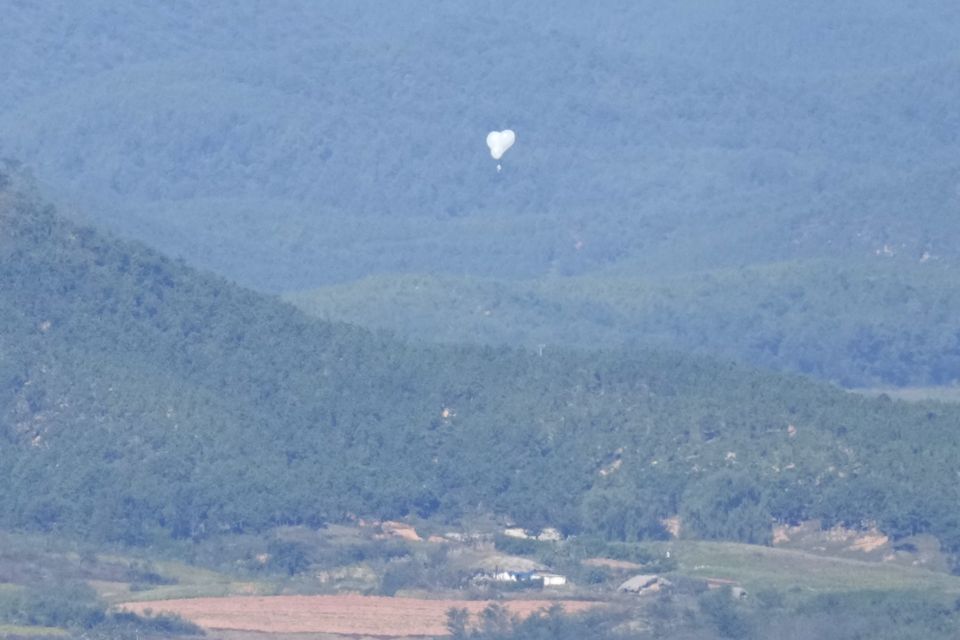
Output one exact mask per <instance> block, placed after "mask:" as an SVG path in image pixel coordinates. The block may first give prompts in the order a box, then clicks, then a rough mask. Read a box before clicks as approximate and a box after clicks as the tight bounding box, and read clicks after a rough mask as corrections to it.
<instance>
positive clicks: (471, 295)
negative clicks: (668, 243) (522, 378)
mask: <svg viewBox="0 0 960 640" xmlns="http://www.w3.org/2000/svg"><path fill="white" fill-rule="evenodd" d="M953 271H954V270H953V268H952V267H951V266H948V265H943V264H938V263H935V262H931V263H927V264H917V265H914V266H912V267H907V266H905V265H903V264H897V263H890V262H888V260H887V258H876V259H875V260H871V261H869V262H864V263H860V264H851V263H847V262H841V261H809V262H798V263H787V264H778V265H768V266H764V267H749V268H744V269H729V270H722V271H711V272H706V273H698V274H696V275H683V276H673V277H660V278H652V277H646V278H629V277H617V276H609V275H608V276H605V277H604V276H594V275H588V276H582V277H577V278H550V279H545V280H538V281H525V282H504V281H494V280H481V279H475V278H465V277H460V278H458V277H453V276H434V277H431V276H402V275H383V276H376V277H372V278H367V279H364V280H361V281H359V282H351V283H349V284H340V285H331V286H328V287H324V288H321V289H316V290H312V291H307V292H298V293H295V294H290V295H288V296H286V299H288V300H290V301H291V302H293V303H294V304H296V305H297V306H299V307H301V308H302V309H304V310H305V311H307V312H308V313H311V314H313V315H316V316H319V317H322V318H325V319H332V320H342V321H346V322H352V323H356V324H361V325H363V326H368V327H371V328H378V329H386V330H390V331H393V332H395V333H396V334H397V335H399V336H404V337H408V338H416V339H425V340H433V341H440V342H470V341H473V342H480V343H485V344H511V345H515V346H522V347H527V348H532V347H536V346H537V345H540V344H543V345H547V346H552V345H578V346H581V347H589V348H596V347H601V346H602V347H607V348H615V347H617V348H618V347H623V346H625V345H626V346H631V345H632V346H634V347H637V346H641V347H651V346H652V347H659V348H669V349H675V350H678V351H683V352H692V353H703V354H713V355H720V356H723V357H730V358H735V359H738V360H740V361H743V362H748V363H750V364H753V365H757V366H762V367H765V368H770V369H775V370H781V371H783V370H785V371H793V372H798V373H802V374H805V375H811V376H814V377H817V378H821V379H827V380H832V381H835V382H837V383H839V384H841V385H843V386H846V387H869V386H878V385H893V386H901V385H931V384H933V385H950V384H953V383H955V382H957V381H958V380H960V327H958V325H957V322H956V318H957V317H958V316H960V284H958V283H960V280H958V279H957V278H956V275H955V273H954V272H953Z"/></svg>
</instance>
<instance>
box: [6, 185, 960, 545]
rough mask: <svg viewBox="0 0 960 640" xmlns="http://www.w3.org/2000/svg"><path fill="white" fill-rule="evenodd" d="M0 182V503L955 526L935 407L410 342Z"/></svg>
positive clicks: (93, 523) (178, 531)
mask: <svg viewBox="0 0 960 640" xmlns="http://www.w3.org/2000/svg"><path fill="white" fill-rule="evenodd" d="M2 180H3V183H4V184H5V188H4V191H3V193H2V196H0V475H2V477H3V478H4V479H5V482H4V483H3V488H2V490H0V525H2V526H3V527H8V528H9V527H12V528H24V529H44V530H56V531H61V532H65V533H73V534H80V535H84V536H87V537H90V538H92V539H95V540H120V541H124V542H127V543H146V542H149V541H151V540H154V539H157V538H158V537H166V536H174V537H203V536H210V535H216V534H218V533H221V532H230V531H256V530H260V529H263V528H265V527H269V526H272V525H275V524H280V523H308V524H319V523H322V522H327V521H337V520H342V519H344V518H346V517H347V516H348V514H359V515H363V514H370V515H376V516H380V517H386V516H402V515H404V514H418V515H421V516H429V517H434V518H439V519H445V520H455V519H457V518H459V517H461V516H462V515H463V514H466V513H492V514H498V515H502V516H504V517H510V518H513V519H515V520H516V521H518V522H521V523H524V524H525V525H527V526H538V525H545V524H551V525H554V526H558V527H561V528H563V529H564V530H566V531H570V532H586V533H595V534H599V535H602V536H604V537H606V538H608V539H626V540H633V539H637V538H642V537H658V536H662V535H664V532H663V530H662V526H661V524H660V522H659V520H660V518H662V517H665V516H669V515H673V514H677V513H679V514H680V515H681V517H682V518H683V520H684V522H685V523H686V526H687V531H688V533H689V535H694V536H701V537H707V538H726V539H737V540H745V541H756V542H762V541H765V540H767V539H768V538H769V535H770V527H771V523H772V522H773V521H774V520H781V521H797V520H801V519H805V518H811V517H821V518H823V519H824V520H825V521H826V522H827V523H830V522H845V523H848V524H851V525H854V526H857V525H859V524H861V523H863V522H865V521H868V520H876V521H877V522H878V523H879V526H880V527H881V528H882V529H883V530H884V531H886V532H888V533H890V534H892V535H894V536H899V535H907V534H910V533H914V532H921V531H927V532H931V533H934V534H935V535H937V536H939V537H940V538H941V539H942V540H943V541H944V543H945V545H946V546H947V547H948V548H949V549H951V550H954V551H956V550H960V538H958V537H957V532H958V531H960V527H958V522H957V513H956V509H955V507H956V505H957V504H958V499H960V495H958V485H957V482H956V475H955V473H956V472H955V462H956V460H957V459H958V456H960V451H958V448H957V447H958V444H957V439H956V429H957V425H958V424H960V412H958V411H957V410H956V409H953V408H949V407H946V406H934V405H931V406H919V405H904V404H899V403H894V402H892V401H890V400H889V399H885V398H880V399H866V398H862V397H858V396H851V395H848V394H846V393H844V392H842V391H840V390H837V389H835V388H832V387H829V386H826V385H823V384H817V383H813V382H809V381H806V380H804V379H802V378H798V377H791V376H782V375H772V374H765V373H760V372H756V371H753V370H749V369H746V368H743V367H740V366H736V365H732V364H728V363H725V362H718V361H713V360H708V359H702V358H696V357H690V356H682V355H677V354H672V353H668V352H653V351H639V350H638V351H633V352H617V353H613V352H580V351H568V350H561V349H551V350H547V351H544V352H543V354H542V355H539V354H538V353H537V352H536V351H525V350H515V349H509V348H490V347H471V346H466V347H458V346H436V345H434V346H429V345H411V344H406V343H403V342H400V341H397V340H395V339H391V338H387V337H382V336H377V335H374V334H371V333H368V332H366V331H362V330H359V329H355V328H352V327H350V326H347V325H342V324H331V323H327V322H320V321H317V320H314V319H310V318H308V317H307V316H305V315H303V314H301V313H300V312H298V311H297V310H295V309H294V308H292V307H290V306H288V305H286V304H283V303H281V302H279V301H277V300H276V299H273V298H270V297H267V296H264V295H261V294H257V293H252V292H249V291H246V290H244V289H241V288H239V287H237V286H235V285H232V284H230V283H228V282H226V281H225V280H223V279H221V278H219V277H215V276H210V275H205V274H202V273H199V272H197V271H194V270H192V269H191V268H188V267H187V266H185V265H183V264H181V263H179V262H176V261H172V260H169V259H167V258H164V257H162V256H161V255H159V254H157V253H155V252H153V251H151V250H149V249H147V248H145V247H143V246H141V245H139V244H133V243H128V242H121V241H117V240H114V239H112V238H110V237H109V236H105V235H103V234H101V233H99V232H97V231H94V230H92V229H90V228H86V227H81V226H77V225H75V224H74V223H72V222H69V221H67V220H65V219H64V218H62V217H60V216H58V215H57V214H56V213H55V212H54V211H53V210H52V209H51V208H50V207H48V206H45V205H44V204H43V203H42V202H41V201H40V200H39V199H38V198H36V197H35V196H32V195H29V194H25V193H23V189H22V188H21V187H18V186H17V182H18V180H19V179H18V178H17V176H15V175H10V174H9V173H7V172H5V173H4V174H3V179H2Z"/></svg>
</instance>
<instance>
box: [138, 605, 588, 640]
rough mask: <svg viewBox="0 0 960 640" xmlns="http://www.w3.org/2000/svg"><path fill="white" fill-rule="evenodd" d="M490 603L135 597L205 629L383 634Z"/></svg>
mask: <svg viewBox="0 0 960 640" xmlns="http://www.w3.org/2000/svg"><path fill="white" fill-rule="evenodd" d="M489 604H491V603H490V602H487V601H482V600H426V599H421V598H387V597H379V596H356V595H346V596H266V597H255V596H235V597H226V598H190V599H186V600H155V601H152V602H130V603H126V604H123V605H120V606H121V608H123V609H125V610H127V611H132V612H135V613H143V612H144V610H146V609H151V610H152V611H153V612H154V613H161V612H169V613H175V614H177V615H180V616H182V617H184V618H186V619H187V620H190V621H191V622H193V623H195V624H198V625H200V626H201V627H204V628H206V629H235V630H242V631H261V632H267V633H336V634H344V635H369V636H384V637H402V636H442V635H447V627H446V621H447V611H448V610H449V609H451V608H454V607H455V608H458V609H467V610H468V611H469V612H470V614H471V615H472V616H475V615H476V614H477V613H479V612H480V611H483V609H484V608H486V607H487V605H489ZM499 604H502V605H503V606H505V607H506V608H507V609H508V610H509V611H510V613H511V614H514V615H517V616H520V617H526V616H529V615H530V614H532V613H534V612H536V611H539V610H541V609H546V608H548V607H550V606H551V605H554V604H562V605H563V608H564V610H565V611H567V612H568V613H577V612H580V611H584V610H586V609H589V608H591V607H593V606H596V605H597V604H598V603H596V602H584V601H577V600H563V601H561V600H507V601H500V602H499Z"/></svg>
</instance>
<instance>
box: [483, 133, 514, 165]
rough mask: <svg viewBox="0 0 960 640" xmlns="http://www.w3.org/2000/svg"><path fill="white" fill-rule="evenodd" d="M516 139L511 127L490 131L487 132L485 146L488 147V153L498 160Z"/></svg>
mask: <svg viewBox="0 0 960 640" xmlns="http://www.w3.org/2000/svg"><path fill="white" fill-rule="evenodd" d="M516 140H517V134H515V133H514V132H513V131H512V130H511V129H504V130H503V131H491V132H490V133H488V134H487V146H488V147H490V155H491V156H493V159H494V160H499V159H500V158H501V157H502V156H503V154H504V153H506V151H507V149H509V148H510V147H512V146H513V143H514V142H516Z"/></svg>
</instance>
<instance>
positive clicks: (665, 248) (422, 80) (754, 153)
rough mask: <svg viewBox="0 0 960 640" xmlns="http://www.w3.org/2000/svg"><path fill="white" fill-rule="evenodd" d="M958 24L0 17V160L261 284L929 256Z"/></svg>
mask: <svg viewBox="0 0 960 640" xmlns="http://www.w3.org/2000/svg"><path fill="white" fill-rule="evenodd" d="M8 4H9V3H8ZM958 32H960V11H958V9H957V3H956V2H955V1H954V0H927V1H926V2H923V3H919V4H905V3H903V2H901V1H898V0H853V1H850V2H845V3H842V4H838V3H836V2H834V1H832V0H806V1H800V0H788V1H786V2H782V3H778V4H777V5H776V6H771V4H770V3H769V2H766V1H764V0H746V1H745V0H714V1H713V2H709V3H663V2H660V1H658V0H639V1H630V2H626V1H624V0H614V1H612V2H607V3H605V4H604V7H603V8H602V10H597V9H595V8H594V7H589V6H586V5H583V4H582V3H579V2H569V1H568V2H552V1H550V2H548V1H547V0H529V1H528V2H524V3H523V4H522V5H518V4H517V3H515V2H506V1H503V0H496V1H488V2H483V3H443V2H436V1H430V2H424V3H420V4H417V5H416V6H413V5H411V4H410V3H390V5H389V6H384V5H383V3H382V2H377V1H376V0H354V1H351V2H323V3H318V2H313V1H312V0H291V1H288V2H284V3H282V4H281V5H276V6H267V5H263V6H254V5H251V6H248V7H244V8H238V7H234V6H230V7H220V6H215V5H212V4H211V3H209V2H202V1H199V0H189V1H184V2H178V3H176V5H170V4H166V3H149V2H136V3H129V4H125V5H124V6H117V5H116V3H114V2H110V1H108V0H96V1H92V2H85V3H82V4H79V3H26V2H25V3H12V4H11V5H10V6H6V7H5V8H4V12H3V20H2V21H0V59H2V60H4V65H3V68H2V69H0V84H2V86H3V87H4V91H3V92H0V156H11V157H16V158H18V159H20V160H22V161H24V162H25V163H27V164H28V165H29V166H31V167H33V168H34V169H35V171H36V173H37V175H38V178H39V179H40V180H41V181H43V182H44V183H46V184H48V185H49V188H50V190H51V192H53V193H55V194H56V196H57V197H58V198H59V199H60V200H61V201H62V202H63V203H64V205H65V206H64V207H63V209H64V210H65V211H66V212H67V213H68V214H71V215H85V216H88V217H89V218H91V219H93V220H94V221H96V222H97V223H98V224H100V225H102V226H104V227H105V228H109V229H113V230H115V231H119V232H122V234H124V235H125V236H129V237H134V238H137V239H140V240H142V241H144V242H147V243H148V244H152V245H153V246H154V247H157V248H160V249H162V250H163V251H164V252H165V253H167V254H168V255H173V256H176V255H182V256H183V257H184V258H185V259H187V260H188V261H189V262H191V263H193V264H199V265H201V266H204V267H206V268H210V269H212V270H214V271H216V272H219V273H221V274H224V275H227V276H228V277H231V278H234V279H236V280H238V281H240V282H242V283H244V284H247V285H251V286H255V287H257V288H261V289H268V290H273V291H289V290H298V289H306V288H311V287H316V286H319V285H321V284H325V283H330V282H339V281H346V280H350V279H355V278H358V277H363V276H367V275H372V274H376V273H394V272H414V273H417V272H419V273H433V274H440V273H447V274H452V275H463V274H468V275H473V276H482V277H498V278H500V277H502V278H517V277H526V278H530V277H536V276H540V275H543V274H547V273H558V274H582V273H593V272H596V271H599V270H603V269H609V268H617V269H620V270H622V271H623V272H625V274H626V275H629V276H637V275H640V274H643V275H649V274H651V273H664V272H667V273H676V272H687V271H691V270H704V269H709V268H715V267H736V266H740V265H744V264H755V263H768V262H773V261H789V260H798V259H806V258H812V257H818V258H831V259H841V260H845V259H850V258H854V259H862V258H864V257H867V256H871V255H874V252H875V251H876V250H878V249H882V248H883V247H884V246H885V245H889V246H890V247H893V248H895V249H896V251H897V256H896V257H895V258H894V260H896V261H898V262H899V261H902V262H904V263H911V262H915V261H917V260H919V259H920V257H921V256H922V255H923V254H924V252H930V253H931V254H933V255H935V256H940V257H942V258H944V259H951V260H954V259H956V258H957V256H958V253H957V247H960V217H958V216H957V215H956V212H957V211H958V207H960V192H958V190H957V175H958V171H960V159H958V155H957V153H956V148H957V142H958V132H960V121H958V119H957V118H958V116H957V111H956V109H955V108H954V106H955V105H956V104H957V103H958V101H960V44H958V40H957V38H956V33H958ZM508 126H509V127H512V128H514V129H515V130H516V131H517V132H518V136H519V137H518V142H517V144H516V145H515V147H514V148H513V149H512V150H511V151H510V153H509V154H508V156H507V158H506V160H505V166H504V171H503V172H502V173H500V174H498V173H496V171H495V170H494V163H493V162H491V160H490V157H489V155H488V154H487V152H486V149H485V147H484V144H483V140H484V136H485V135H486V132H487V131H489V130H490V129H493V128H503V127H508Z"/></svg>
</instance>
